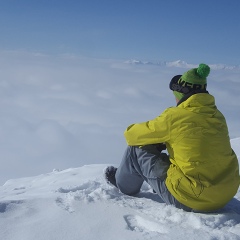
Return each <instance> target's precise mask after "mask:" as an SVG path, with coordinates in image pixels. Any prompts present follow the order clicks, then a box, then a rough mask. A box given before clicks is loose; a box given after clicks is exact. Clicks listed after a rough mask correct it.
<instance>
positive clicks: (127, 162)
mask: <svg viewBox="0 0 240 240" xmlns="http://www.w3.org/2000/svg"><path fill="white" fill-rule="evenodd" d="M134 148H135V147H128V148H127V149H126V151H125V153H124V155H123V159H122V162H121V163H120V166H119V167H118V169H117V172H116V175H115V178H116V184H117V186H118V188H119V189H120V191H121V192H122V193H124V194H127V195H135V194H137V193H138V192H139V191H140V188H141V186H142V184H143V181H144V179H143V178H142V176H141V175H140V174H139V173H138V172H137V171H136V170H135V167H134V165H133V163H134V162H136V161H137V156H136V153H135V150H134Z"/></svg>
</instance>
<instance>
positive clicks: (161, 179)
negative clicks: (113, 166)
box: [115, 145, 191, 211]
mask: <svg viewBox="0 0 240 240" xmlns="http://www.w3.org/2000/svg"><path fill="white" fill-rule="evenodd" d="M169 166H170V161H169V158H168V156H167V154H165V153H161V152H160V151H158V149H157V145H148V146H144V147H143V148H139V147H130V146H129V147H128V148H127V150H126V152H125V154H124V156H123V159H122V162H121V164H120V166H119V168H118V169H117V172H116V175H115V177H116V184H117V186H118V188H119V189H120V191H121V192H122V193H125V194H127V195H135V194H137V193H138V192H139V191H140V188H141V186H142V184H143V181H144V180H145V181H146V182H147V183H148V184H149V185H150V186H151V187H152V188H153V189H154V191H155V192H156V193H157V194H158V195H159V196H160V197H161V198H162V200H163V201H164V202H165V203H167V204H171V205H174V206H176V207H177V208H182V209H184V210H186V211H190V210H191V209H190V208H188V207H186V206H184V205H182V204H181V203H179V202H178V201H177V200H176V199H175V198H174V197H173V196H172V195H171V193H170V192H169V191H168V189H167V187H166V185H165V180H166V177H167V170H168V168H169Z"/></svg>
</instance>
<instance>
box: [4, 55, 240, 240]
mask: <svg viewBox="0 0 240 240" xmlns="http://www.w3.org/2000/svg"><path fill="white" fill-rule="evenodd" d="M192 66H195V64H188V63H186V62H184V61H181V60H178V61H173V62H171V63H165V64H152V63H151V62H148V61H138V60H131V61H124V60H111V59H110V60H106V59H87V58H83V57H76V56H70V55H61V56H49V55H44V54H38V53H28V52H19V51H18V52H9V51H5V52H1V54H0V93H1V94H0V159H1V175H0V185H1V186H0V239H3V240H32V239H34V240H43V239H44V240H46V239H47V240H55V239H58V240H61V239H63V240H66V239H68V240H75V239H81V240H87V239H91V240H92V239H93V240H95V239H98V240H103V239H104V240H106V239H116V240H117V239H121V240H122V239H131V240H135V239H149V240H154V239H163V240H164V239H179V240H182V239H184V240H185V239H196V240H198V239H204V240H205V239H207V240H208V239H209V240H210V239H211V240H213V239H240V202H239V200H240V192H238V193H237V194H236V196H235V197H234V199H233V200H232V201H231V202H230V203H229V204H228V205H227V206H226V207H225V208H224V209H222V210H219V211H218V212H216V213H208V214H202V213H187V212H184V211H182V210H179V209H176V208H174V207H172V206H167V205H166V204H165V203H163V202H162V201H161V199H160V198H159V197H158V196H157V195H156V194H154V193H152V190H151V189H150V187H149V186H148V185H147V184H144V185H143V187H142V189H141V192H140V193H139V194H138V195H137V196H135V197H130V196H126V195H123V194H122V193H121V192H119V191H118V190H117V189H116V188H114V187H112V186H109V185H108V184H107V183H106V182H105V179H104V177H103V171H104V169H105V168H106V166H108V165H109V164H108V163H110V164H111V165H114V166H118V164H119V162H120V160H121V158H122V155H123V152H124V149H125V147H126V143H125V140H124V137H123V131H124V129H125V128H126V127H127V126H128V125H129V124H131V123H134V122H141V121H146V120H149V119H152V118H154V117H156V116H157V115H159V114H160V113H161V112H162V111H163V110H164V109H165V108H166V107H169V106H172V105H175V102H174V97H173V95H172V94H171V92H169V91H167V88H168V84H169V81H170V79H171V78H172V76H174V75H177V74H181V73H182V72H184V71H186V68H187V67H192ZM212 66H213V70H212V72H211V76H210V77H209V79H208V89H209V91H210V93H212V94H213V95H214V96H215V98H216V102H217V106H218V108H219V109H220V110H221V111H222V112H223V113H224V115H225V117H226V120H227V122H228V125H229V134H230V137H231V144H232V147H233V149H234V151H235V152H236V154H237V156H238V158H239V157H240V148H239V146H240V138H239V136H240V132H239V109H240V95H239V91H240V81H239V72H240V70H239V67H232V66H226V65H219V64H212ZM52 169H53V170H52Z"/></svg>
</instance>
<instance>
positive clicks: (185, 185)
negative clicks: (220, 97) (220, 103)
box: [166, 93, 239, 211]
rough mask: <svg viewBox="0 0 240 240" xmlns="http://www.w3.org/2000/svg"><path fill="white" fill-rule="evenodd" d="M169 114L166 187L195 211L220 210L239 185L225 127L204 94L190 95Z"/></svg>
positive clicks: (233, 155)
mask: <svg viewBox="0 0 240 240" xmlns="http://www.w3.org/2000/svg"><path fill="white" fill-rule="evenodd" d="M166 114H170V115H171V118H170V119H171V121H172V123H171V130H170V131H171V138H170V140H169V141H168V142H167V147H168V152H169V154H170V161H171V162H172V164H171V166H170V168H169V170H168V177H167V179H166V185H167V187H168V189H169V191H170V192H171V193H172V195H173V196H174V197H175V198H176V199H177V200H178V201H180V202H181V203H183V204H185V205H187V206H189V207H191V208H193V209H196V210H204V211H207V210H214V209H219V208H221V207H223V206H224V205H225V204H226V203H227V202H228V201H229V200H230V199H231V198H232V197H233V196H234V195H235V193H236V191H237V189H238V186H239V177H238V175H239V172H238V160H237V158H236V155H235V154H234V152H233V151H232V149H231V146H230V140H229V136H228V129H227V124H226V121H225V118H224V116H223V115H222V114H221V112H220V111H219V110H218V109H217V108H216V106H215V101H214V97H213V96H211V95H210V94H208V93H197V94H193V95H190V96H189V98H187V99H186V100H185V101H183V102H182V103H180V104H179V105H178V106H177V107H175V108H170V109H169V111H167V113H166Z"/></svg>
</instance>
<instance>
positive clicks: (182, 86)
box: [170, 63, 210, 100]
mask: <svg viewBox="0 0 240 240" xmlns="http://www.w3.org/2000/svg"><path fill="white" fill-rule="evenodd" d="M209 73H210V67H209V66H208V65H207V64H204V63H201V64H199V66H198V68H192V69H190V70H189V71H187V72H185V73H184V74H183V75H177V76H175V77H173V78H172V80H171V82H170V89H171V90H173V94H174V96H175V97H176V98H177V99H178V100H180V99H181V98H182V97H183V96H184V95H185V94H187V93H190V92H192V91H195V90H206V88H207V76H208V75H209Z"/></svg>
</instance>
